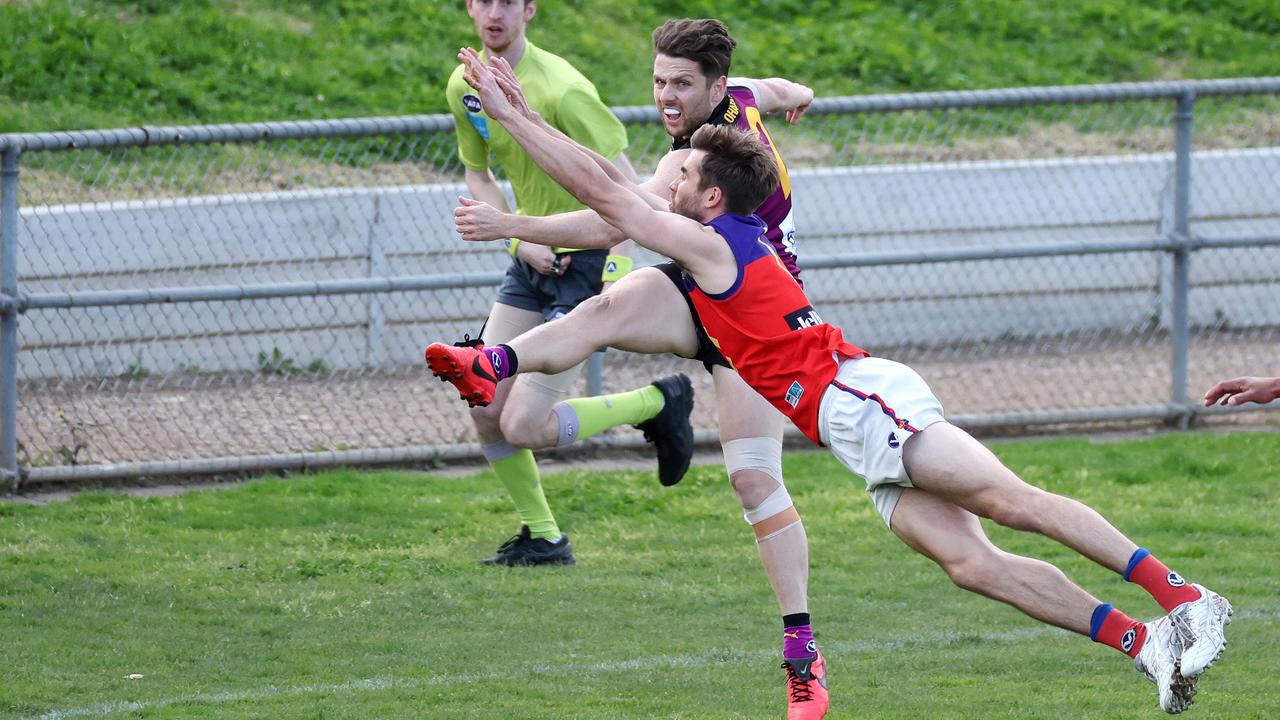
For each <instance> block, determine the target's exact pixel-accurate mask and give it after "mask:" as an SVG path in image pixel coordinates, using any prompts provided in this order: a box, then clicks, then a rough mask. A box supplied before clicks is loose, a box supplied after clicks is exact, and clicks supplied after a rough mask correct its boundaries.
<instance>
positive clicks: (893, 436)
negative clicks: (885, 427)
mask: <svg viewBox="0 0 1280 720" xmlns="http://www.w3.org/2000/svg"><path fill="white" fill-rule="evenodd" d="M901 444H902V443H901V442H899V440H898V434H897V433H889V447H891V448H893V449H894V450H897V449H898V446H899V445H901Z"/></svg>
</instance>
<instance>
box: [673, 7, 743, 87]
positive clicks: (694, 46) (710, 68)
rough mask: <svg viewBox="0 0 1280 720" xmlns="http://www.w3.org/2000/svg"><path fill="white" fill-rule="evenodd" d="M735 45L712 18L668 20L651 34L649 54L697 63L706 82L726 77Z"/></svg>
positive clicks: (725, 28) (722, 25) (734, 41)
mask: <svg viewBox="0 0 1280 720" xmlns="http://www.w3.org/2000/svg"><path fill="white" fill-rule="evenodd" d="M737 45H738V41H736V40H734V39H733V36H731V35H730V34H729V28H727V27H725V26H724V23H722V22H720V21H719V20H715V19H712V18H702V19H698V20H691V19H689V18H684V19H683V20H668V21H666V22H665V23H663V24H662V25H660V26H659V27H658V29H656V30H654V31H653V52H654V53H656V54H658V55H669V56H671V57H678V58H684V59H686V60H692V61H694V62H696V63H698V67H700V68H702V72H703V74H704V75H706V76H707V79H708V80H715V79H716V78H718V77H720V76H721V75H728V74H729V64H730V63H731V62H732V61H733V49H734V48H735V47H737Z"/></svg>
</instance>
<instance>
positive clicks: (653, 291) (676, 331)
mask: <svg viewBox="0 0 1280 720" xmlns="http://www.w3.org/2000/svg"><path fill="white" fill-rule="evenodd" d="M654 318H662V321H661V322H655V321H654ZM485 342H486V343H488V344H490V345H492V344H495V343H496V342H506V344H508V345H509V346H510V347H511V348H512V349H513V350H514V351H515V353H516V356H517V357H518V358H519V363H520V372H522V373H524V372H531V371H537V372H542V373H558V372H561V371H563V370H566V369H568V368H571V367H574V366H577V365H579V364H581V363H582V362H583V361H585V360H586V359H587V358H588V357H590V356H591V354H592V353H594V352H595V351H596V350H598V349H600V348H602V347H612V348H616V349H619V350H629V351H633V352H638V353H646V354H663V353H671V354H675V355H680V356H682V357H689V356H692V355H694V354H695V353H696V352H697V348H698V339H697V334H696V331H695V330H694V327H693V321H692V320H691V319H690V318H689V310H688V306H687V305H686V304H685V301H684V298H683V297H682V296H681V295H680V293H679V292H678V291H677V290H676V289H675V288H674V287H672V285H671V281H670V280H668V279H667V278H666V276H665V275H663V274H662V273H661V272H659V271H657V270H653V269H650V268H641V269H639V270H636V271H635V272H632V273H631V274H629V275H627V276H626V277H624V278H622V279H621V280H619V281H618V282H616V283H614V284H613V285H611V286H610V287H609V289H608V290H606V291H605V292H604V293H602V294H600V295H597V296H595V297H593V298H590V299H589V300H586V301H585V302H583V303H582V304H580V305H578V306H577V307H576V308H574V309H573V311H572V312H570V313H568V314H567V315H565V316H563V317H561V318H559V319H557V320H555V321H554V322H550V323H546V324H543V325H540V326H538V327H536V328H534V329H532V330H531V331H529V332H527V333H524V334H522V335H520V336H519V337H518V338H511V339H508V340H504V341H490V339H489V338H487V337H486V338H485ZM513 392H515V393H517V396H519V395H523V394H524V393H525V392H527V391H526V390H522V389H521V388H516V389H515V390H514V391H513ZM501 424H502V430H503V432H504V433H505V436H506V438H507V440H508V441H509V442H511V443H512V444H514V445H518V446H522V447H535V448H536V447H549V446H552V445H555V444H556V443H557V441H558V439H559V435H560V423H559V419H558V418H557V416H556V414H555V413H554V412H553V411H552V405H546V404H544V403H536V402H529V403H526V402H517V403H512V402H509V403H508V409H507V410H506V411H505V412H504V413H503V414H502V420H501Z"/></svg>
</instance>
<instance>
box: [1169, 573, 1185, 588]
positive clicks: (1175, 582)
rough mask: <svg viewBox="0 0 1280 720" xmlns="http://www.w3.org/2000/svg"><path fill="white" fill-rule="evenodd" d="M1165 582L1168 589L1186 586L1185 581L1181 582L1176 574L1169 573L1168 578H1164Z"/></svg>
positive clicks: (1179, 576) (1180, 578)
mask: <svg viewBox="0 0 1280 720" xmlns="http://www.w3.org/2000/svg"><path fill="white" fill-rule="evenodd" d="M1165 580H1166V581H1167V582H1168V583H1169V587H1182V586H1183V585H1186V584H1187V581H1186V580H1183V579H1182V576H1181V575H1179V574H1178V573H1176V572H1170V573H1169V577H1167V578H1165Z"/></svg>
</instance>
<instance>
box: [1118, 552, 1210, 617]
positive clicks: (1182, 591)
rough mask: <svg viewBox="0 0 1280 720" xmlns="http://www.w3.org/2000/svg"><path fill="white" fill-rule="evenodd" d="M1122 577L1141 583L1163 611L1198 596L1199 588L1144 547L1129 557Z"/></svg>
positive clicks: (1168, 610) (1195, 598) (1167, 610)
mask: <svg viewBox="0 0 1280 720" xmlns="http://www.w3.org/2000/svg"><path fill="white" fill-rule="evenodd" d="M1124 579H1125V581H1127V582H1131V583H1137V584H1139V585H1141V586H1142V589H1143V590H1146V591H1147V592H1149V593H1151V597H1153V598H1155V600H1156V602H1158V603H1160V607H1162V608H1164V610H1165V612H1170V611H1171V610H1173V609H1174V608H1176V607H1178V606H1179V605H1181V604H1182V603H1185V602H1191V601H1193V600H1198V599H1199V598H1200V591H1199V590H1197V589H1195V587H1194V586H1192V585H1191V583H1189V582H1187V581H1186V580H1183V579H1182V576H1181V575H1179V574H1178V573H1176V572H1174V571H1172V570H1170V569H1169V568H1168V567H1167V566H1166V565H1165V564H1164V563H1162V562H1160V561H1159V560H1157V559H1156V556H1155V555H1152V554H1151V553H1150V552H1149V551H1148V550H1147V549H1146V548H1138V549H1137V550H1135V551H1134V553H1133V557H1131V558H1129V565H1128V567H1126V568H1125V569H1124Z"/></svg>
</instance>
